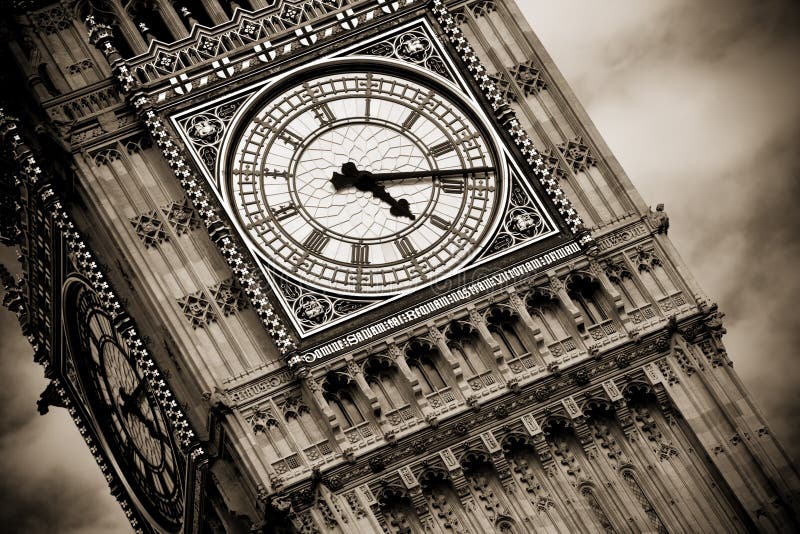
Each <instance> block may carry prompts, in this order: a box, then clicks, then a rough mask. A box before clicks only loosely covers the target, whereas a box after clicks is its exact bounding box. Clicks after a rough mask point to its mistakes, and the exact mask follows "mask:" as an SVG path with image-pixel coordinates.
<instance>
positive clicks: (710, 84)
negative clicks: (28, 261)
mask: <svg viewBox="0 0 800 534" xmlns="http://www.w3.org/2000/svg"><path fill="white" fill-rule="evenodd" d="M520 5H521V6H522V9H523V12H524V13H525V14H526V16H527V17H528V20H529V21H530V23H531V25H532V26H533V29H534V31H536V33H537V34H538V35H539V37H540V39H541V40H542V41H543V42H544V44H545V46H546V47H547V48H548V50H549V52H550V54H551V55H552V56H553V58H554V60H555V62H556V64H557V65H559V67H560V68H561V71H562V73H563V74H564V76H565V77H566V78H567V80H568V81H569V82H570V84H571V85H572V88H573V89H574V91H575V93H576V94H577V96H578V99H579V100H580V101H581V102H582V103H583V105H584V107H586V109H587V110H588V113H589V115H590V116H591V117H592V119H593V120H594V122H595V124H596V126H597V127H598V129H599V130H600V132H601V134H602V135H603V136H604V137H605V140H606V141H607V142H608V144H609V145H610V146H611V149H612V151H613V152H614V153H615V155H616V156H617V158H618V159H619V160H620V162H621V164H622V166H623V167H624V168H625V170H626V172H627V173H628V175H629V176H630V177H631V180H632V181H633V183H634V184H635V185H636V187H637V188H638V189H639V191H640V192H641V193H642V195H643V196H644V198H645V200H646V201H647V202H648V203H649V204H651V205H655V204H656V203H658V202H664V203H665V204H666V209H667V212H668V213H669V216H670V220H671V226H670V237H671V238H672V240H673V242H674V243H675V244H676V246H677V248H678V250H680V251H681V254H682V255H683V257H684V259H685V260H686V262H687V263H688V265H689V267H690V269H691V271H692V272H693V273H694V275H695V277H696V278H697V279H698V280H699V281H700V284H701V285H702V286H703V288H704V289H705V290H706V292H707V293H708V294H709V295H710V296H711V297H712V298H713V299H714V300H716V301H717V302H718V303H719V304H720V308H721V309H722V311H724V312H725V313H726V314H727V317H726V320H725V325H726V328H727V329H728V334H727V336H726V338H725V341H726V344H727V346H728V351H729V354H730V356H731V358H732V359H733V361H734V363H735V369H736V370H737V371H738V372H739V374H740V376H741V377H742V379H743V380H744V382H745V384H746V385H747V387H748V388H749V389H750V391H751V392H752V394H753V396H754V397H755V399H756V401H757V402H758V403H759V405H760V406H761V407H762V409H763V411H764V413H765V414H766V416H767V419H768V421H769V422H770V424H771V427H772V428H773V430H774V431H775V433H776V434H777V435H778V436H779V437H780V438H781V440H782V442H783V444H784V446H786V447H787V449H789V451H790V452H791V453H792V454H793V456H794V457H795V458H797V457H798V453H799V452H800V446H798V443H800V439H798V438H800V420H798V412H797V408H798V405H799V404H800V400H799V399H798V393H797V382H798V380H797V379H798V372H797V365H796V363H795V354H796V347H797V346H798V344H799V343H798V342H800V339H798V338H800V328H799V327H800V324H798V323H800V320H799V319H798V315H797V310H798V307H797V302H798V299H800V283H799V282H798V280H799V278H798V276H797V274H796V273H797V272H798V259H800V250H799V249H800V247H799V246H798V243H799V242H798V240H797V238H796V234H795V233H796V231H797V230H798V227H799V226H800V225H798V218H800V215H798V213H800V212H798V210H797V209H796V207H795V203H796V201H797V199H800V181H799V180H798V177H799V176H800V150H799V148H800V98H798V96H797V95H800V61H798V58H799V57H800V54H798V52H800V12H799V11H800V10H798V7H797V6H798V2H790V1H786V2H781V1H770V0H766V1H760V2H756V1H745V0H725V1H723V0H702V1H697V0H671V1H667V0H647V1H641V0H603V1H602V2H601V1H589V0H583V1H574V0H559V1H552V0H541V1H540V0H520ZM14 257H15V254H14V252H13V251H11V250H9V249H0V262H2V263H5V264H6V265H9V267H10V268H11V269H12V270H18V266H17V265H16V261H15V260H14ZM0 384H2V387H0V473H2V476H0V503H2V504H0V525H4V527H9V528H10V529H11V531H13V532H20V533H36V534H38V533H45V532H58V533H69V534H78V533H81V534H90V533H91V534H114V533H117V532H119V533H127V532H130V527H129V526H128V524H127V521H126V520H125V518H124V516H123V515H122V512H121V511H120V510H119V508H118V506H117V503H116V501H115V500H114V499H113V498H111V496H110V495H109V492H108V487H107V485H106V483H105V480H104V479H103V477H102V476H101V475H100V472H99V470H98V469H97V467H96V464H95V463H94V460H93V459H92V457H91V455H90V454H89V452H88V450H87V449H86V446H85V445H84V443H83V441H82V439H81V438H80V436H79V434H78V432H77V431H76V430H75V429H74V426H73V424H72V421H71V420H70V419H69V417H68V416H67V414H66V412H65V411H64V410H62V409H57V408H56V409H53V410H51V412H50V413H49V414H47V415H46V416H44V417H40V416H39V415H38V414H37V413H36V406H35V401H36V399H37V398H38V396H39V393H40V392H41V391H42V390H43V389H44V387H45V385H46V382H45V380H44V379H43V378H42V368H41V367H39V366H38V365H36V364H34V363H33V360H32V351H31V349H30V346H29V345H28V344H27V342H26V341H25V340H24V339H23V338H22V337H21V335H20V334H19V328H18V327H17V325H16V321H15V318H14V317H13V316H12V315H11V314H10V313H9V312H7V311H6V310H4V309H1V310H0Z"/></svg>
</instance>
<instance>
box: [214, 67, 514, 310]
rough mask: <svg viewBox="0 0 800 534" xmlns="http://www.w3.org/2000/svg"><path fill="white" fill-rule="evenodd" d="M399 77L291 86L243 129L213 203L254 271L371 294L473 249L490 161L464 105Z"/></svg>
mask: <svg viewBox="0 0 800 534" xmlns="http://www.w3.org/2000/svg"><path fill="white" fill-rule="evenodd" d="M362 68H363V67H362ZM409 78H410V77H409V76H407V75H406V74H404V73H403V71H398V73H395V74H388V73H387V74H382V73H378V72H360V71H356V72H339V73H331V74H326V75H318V76H316V77H311V78H306V79H299V80H297V82H296V83H295V84H294V85H292V84H284V86H283V87H284V88H283V89H282V90H280V91H276V92H275V93H274V94H273V95H272V96H271V97H269V98H268V99H267V100H266V101H262V102H261V103H260V104H259V105H258V106H255V107H254V108H253V109H251V111H250V114H249V115H248V116H247V118H246V119H244V120H242V126H241V127H240V128H239V129H238V132H239V134H238V136H237V137H236V138H235V139H232V140H231V142H230V143H229V145H228V146H229V147H230V150H231V155H230V157H229V160H228V168H227V172H226V176H225V177H224V178H225V179H226V180H227V184H226V194H227V197H228V202H230V203H231V205H232V208H233V210H234V212H235V213H236V214H237V216H238V220H239V224H240V226H241V227H242V229H243V230H244V231H245V234H246V237H247V238H248V239H249V240H250V241H251V243H252V244H253V245H254V246H255V248H256V250H257V252H258V253H260V254H261V255H262V257H263V258H264V259H265V260H266V261H268V262H270V263H271V264H272V265H273V266H275V267H276V268H277V269H279V270H282V271H283V272H284V273H286V274H288V275H290V276H292V277H294V278H297V279H300V280H302V281H304V282H306V283H309V284H312V285H313V286H316V287H319V288H322V289H331V290H335V291H337V292H344V293H353V294H373V295H382V294H392V293H396V292H397V291H399V290H401V289H405V288H410V287H414V286H418V285H421V284H424V283H426V282H428V281H431V280H433V279H435V278H437V277H440V276H442V275H444V274H446V273H447V272H449V271H451V270H452V269H454V268H456V267H458V266H459V265H462V264H463V263H464V262H466V261H467V260H468V259H469V258H470V257H472V256H473V255H474V254H475V252H476V251H477V250H478V249H479V248H480V245H481V244H482V243H483V241H484V239H485V238H486V236H487V233H488V230H489V228H490V227H491V226H492V222H493V219H494V217H495V216H496V212H497V211H498V203H499V198H500V193H501V191H502V188H503V185H502V182H501V177H500V176H499V175H498V173H497V170H496V163H495V161H494V150H493V148H492V147H491V145H490V142H489V141H488V140H487V137H486V135H485V134H484V131H485V130H484V128H483V127H482V126H481V125H480V124H479V123H478V122H477V121H476V120H474V119H473V118H472V117H473V115H472V113H470V112H469V111H468V110H469V108H468V106H467V105H466V104H463V103H461V102H459V101H458V100H457V98H456V97H449V96H445V95H447V94H448V92H447V91H445V90H442V88H439V87H438V86H436V84H435V83H433V82H430V83H422V81H421V80H419V79H418V78H420V77H419V76H418V75H417V77H416V78H415V79H414V80H412V79H409Z"/></svg>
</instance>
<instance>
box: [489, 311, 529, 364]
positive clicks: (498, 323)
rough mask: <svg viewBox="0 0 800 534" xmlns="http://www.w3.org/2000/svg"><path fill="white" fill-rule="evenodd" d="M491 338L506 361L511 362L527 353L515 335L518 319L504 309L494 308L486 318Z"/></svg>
mask: <svg viewBox="0 0 800 534" xmlns="http://www.w3.org/2000/svg"><path fill="white" fill-rule="evenodd" d="M486 322H487V323H488V325H489V331H490V332H491V333H492V337H494V339H495V340H496V341H497V343H498V344H499V345H500V348H501V349H502V350H503V353H504V354H505V355H506V358H507V359H510V360H513V359H517V358H520V357H522V356H526V355H528V353H529V351H528V350H527V349H526V348H525V345H524V344H523V343H522V339H521V338H520V336H519V334H518V333H517V329H518V328H519V327H520V325H519V317H517V316H516V315H514V314H513V313H512V312H511V311H510V310H508V309H506V308H494V309H493V310H492V311H491V312H490V313H489V315H488V316H487V317H486Z"/></svg>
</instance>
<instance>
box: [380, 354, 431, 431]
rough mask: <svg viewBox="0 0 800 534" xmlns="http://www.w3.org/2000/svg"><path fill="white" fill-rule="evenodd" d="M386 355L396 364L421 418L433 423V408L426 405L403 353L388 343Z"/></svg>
mask: <svg viewBox="0 0 800 534" xmlns="http://www.w3.org/2000/svg"><path fill="white" fill-rule="evenodd" d="M386 353H387V354H388V355H389V358H391V359H392V360H393V361H394V362H395V363H396V364H397V368H398V369H399V370H400V374H401V375H402V376H403V378H404V379H405V380H406V384H407V386H408V388H409V389H410V390H411V393H412V394H413V395H414V399H415V400H416V401H417V407H418V408H419V411H420V412H421V413H422V416H423V417H424V418H425V420H426V421H429V422H430V421H434V420H435V419H436V415H435V414H434V413H433V408H431V406H430V404H428V399H427V398H425V395H423V393H422V388H421V387H420V385H419V381H418V380H417V377H415V376H414V373H413V372H412V371H411V368H410V367H409V366H408V362H406V357H405V355H404V354H403V351H401V350H400V347H398V346H397V345H395V344H394V343H393V342H391V341H390V342H389V346H388V348H387V350H386Z"/></svg>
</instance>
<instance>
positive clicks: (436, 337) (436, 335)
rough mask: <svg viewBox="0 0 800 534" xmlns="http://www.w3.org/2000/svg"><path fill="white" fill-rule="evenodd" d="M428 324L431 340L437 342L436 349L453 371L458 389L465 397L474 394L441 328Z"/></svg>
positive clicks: (467, 397)
mask: <svg viewBox="0 0 800 534" xmlns="http://www.w3.org/2000/svg"><path fill="white" fill-rule="evenodd" d="M427 326H428V336H429V337H430V338H431V341H433V342H434V343H435V344H436V349H437V350H438V351H439V354H441V355H442V358H444V359H445V361H446V362H447V365H448V366H449V367H450V369H451V370H452V371H453V375H454V376H455V379H456V384H457V385H458V389H459V390H461V394H462V395H463V396H464V398H465V399H469V396H470V395H472V389H471V388H470V387H469V384H467V381H466V380H464V370H463V369H461V364H460V363H458V359H456V357H455V356H453V353H452V351H451V350H450V347H448V346H447V340H446V339H445V338H444V335H443V334H442V332H441V330H439V329H438V328H436V326H435V325H434V324H433V323H428V325H427ZM468 402H469V401H468Z"/></svg>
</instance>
